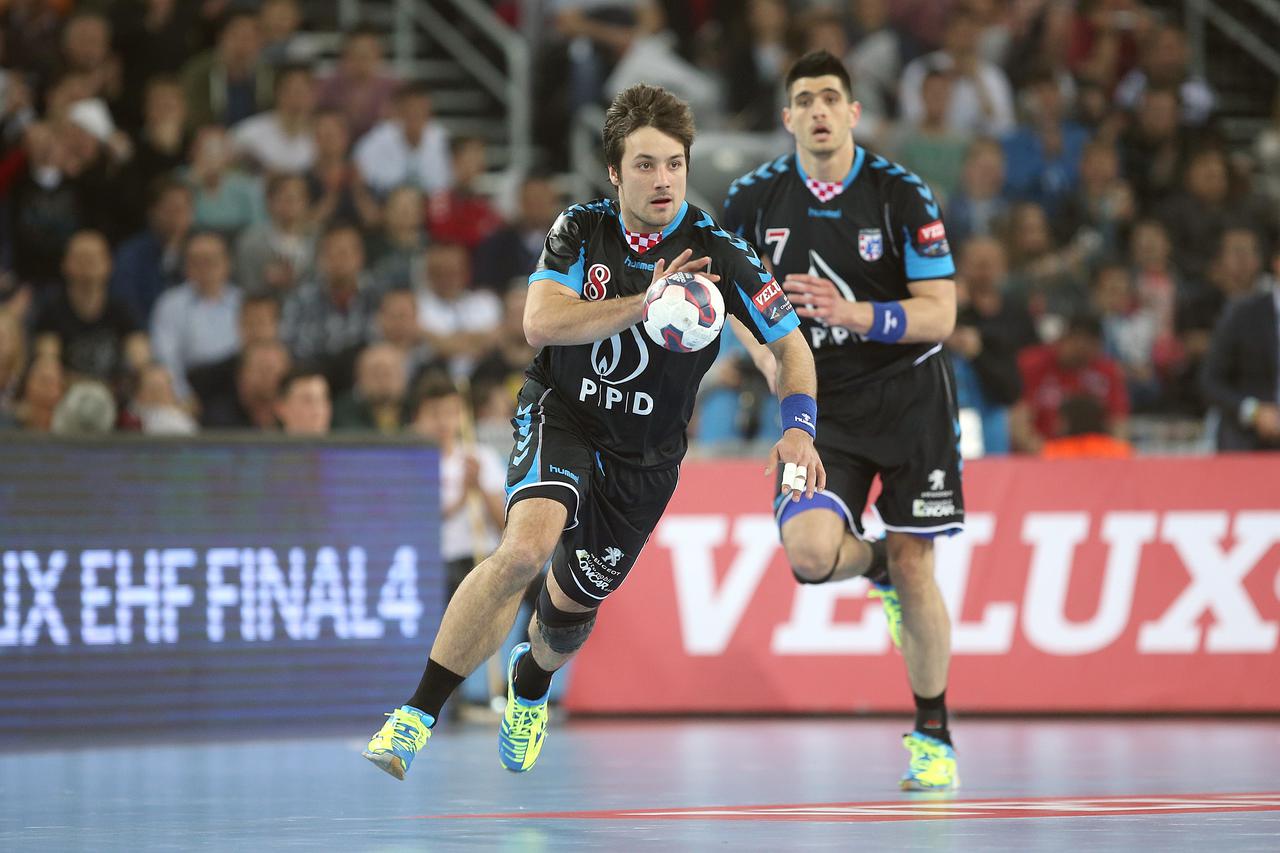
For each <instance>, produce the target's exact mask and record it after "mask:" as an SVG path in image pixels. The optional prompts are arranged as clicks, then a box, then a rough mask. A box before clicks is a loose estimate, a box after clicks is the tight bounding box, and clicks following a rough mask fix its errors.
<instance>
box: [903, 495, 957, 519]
mask: <svg viewBox="0 0 1280 853" xmlns="http://www.w3.org/2000/svg"><path fill="white" fill-rule="evenodd" d="M911 514H912V515H914V516H915V517H916V518H947V517H949V516H952V515H955V514H956V505H955V503H953V502H952V501H927V500H924V499H923V498H916V499H915V500H914V501H912V502H911Z"/></svg>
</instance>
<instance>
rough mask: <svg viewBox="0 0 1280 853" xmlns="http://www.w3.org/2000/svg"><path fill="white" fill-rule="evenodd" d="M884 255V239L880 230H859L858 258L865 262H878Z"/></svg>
mask: <svg viewBox="0 0 1280 853" xmlns="http://www.w3.org/2000/svg"><path fill="white" fill-rule="evenodd" d="M883 255H884V237H882V236H881V234H880V229H879V228H860V229H859V230H858V256H859V257H860V258H862V259H863V260H864V261H878V260H880V258H881V256H883Z"/></svg>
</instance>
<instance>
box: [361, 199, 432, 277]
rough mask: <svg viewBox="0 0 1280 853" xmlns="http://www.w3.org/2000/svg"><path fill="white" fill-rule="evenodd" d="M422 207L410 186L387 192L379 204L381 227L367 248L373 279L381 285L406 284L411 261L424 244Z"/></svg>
mask: <svg viewBox="0 0 1280 853" xmlns="http://www.w3.org/2000/svg"><path fill="white" fill-rule="evenodd" d="M425 207H426V203H425V200H424V199H423V196H422V193H421V192H420V191H419V190H417V189H415V188H414V187H399V188H397V189H394V190H392V191H391V192H390V193H388V195H387V200H386V201H385V202H384V203H383V205H382V217H381V219H382V228H381V229H380V230H379V231H378V233H377V234H375V235H374V237H373V239H372V240H371V241H370V242H371V244H372V245H371V247H370V250H369V258H370V268H371V269H372V272H373V278H374V280H375V281H376V282H378V283H379V284H380V285H382V286H383V287H384V288H394V287H400V288H407V287H409V286H410V283H411V282H412V280H413V279H412V269H413V266H414V263H415V262H416V261H417V260H418V258H420V257H422V252H423V250H424V249H426V247H427V232H426V229H425V228H424V227H423V224H424V210H425Z"/></svg>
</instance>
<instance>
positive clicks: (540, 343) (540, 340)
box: [524, 249, 720, 347]
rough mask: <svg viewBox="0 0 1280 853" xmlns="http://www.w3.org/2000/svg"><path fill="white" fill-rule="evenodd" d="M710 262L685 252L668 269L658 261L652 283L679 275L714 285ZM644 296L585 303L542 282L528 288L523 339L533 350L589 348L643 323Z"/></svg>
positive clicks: (555, 285)
mask: <svg viewBox="0 0 1280 853" xmlns="http://www.w3.org/2000/svg"><path fill="white" fill-rule="evenodd" d="M710 263H711V259H710V258H706V257H703V258H696V259H695V258H694V257H693V250H692V249H685V250H684V251H683V252H681V253H680V254H679V255H677V256H676V257H675V258H673V259H672V261H671V264H670V265H669V266H668V265H667V264H666V261H665V260H662V259H659V260H658V262H657V264H655V265H654V270H653V278H652V281H657V280H658V279H660V278H662V277H664V276H667V275H670V274H672V273H677V272H688V273H693V272H696V273H699V274H701V275H703V276H705V277H707V278H709V279H711V280H712V281H719V280H720V276H718V275H712V274H711V273H708V272H705V269H706V267H707V265H708V264H710ZM644 298H645V295H644V294H643V293H637V294H634V295H632V296H624V297H621V298H618V299H604V300H600V301H598V302H589V301H585V300H583V299H582V298H581V297H580V296H579V295H578V294H577V293H575V292H574V291H573V289H572V288H569V287H566V286H565V285H563V284H559V283H557V282H554V281H550V280H546V279H543V280H541V281H535V282H534V283H533V284H531V285H530V286H529V299H528V301H527V302H526V303H525V308H524V336H525V338H527V339H528V341H529V345H530V346H535V347H545V346H573V345H575V344H589V343H592V342H593V341H599V340H603V339H605V338H607V337H609V336H610V335H615V334H617V333H618V332H621V331H622V330H623V329H626V328H629V327H631V326H634V325H635V324H636V323H639V322H640V316H641V312H642V311H643V310H644Z"/></svg>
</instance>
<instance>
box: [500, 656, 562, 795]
mask: <svg viewBox="0 0 1280 853" xmlns="http://www.w3.org/2000/svg"><path fill="white" fill-rule="evenodd" d="M528 652H529V644H528V643H521V644H520V645H518V646H516V647H515V648H514V649H512V650H511V657H510V658H509V659H508V660H507V707H506V710H505V711H504V712H503V715H502V726H501V727H500V728H499V729H498V759H499V760H500V761H501V762H502V766H503V767H505V768H507V769H508V770H510V771H511V772H513V773H523V772H525V771H526V770H531V769H533V763H534V762H535V761H537V760H538V753H540V752H542V744H543V743H544V742H545V741H546V739H547V719H548V717H549V714H548V713H547V696H550V695H551V691H550V690H548V691H547V695H546V696H543V697H542V698H541V699H538V700H536V701H530V700H528V699H521V698H520V697H519V696H517V695H516V661H518V660H520V656H521V655H524V654H528Z"/></svg>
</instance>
